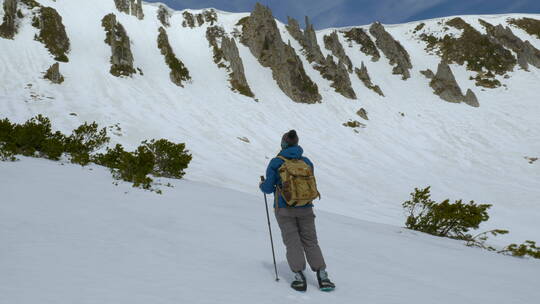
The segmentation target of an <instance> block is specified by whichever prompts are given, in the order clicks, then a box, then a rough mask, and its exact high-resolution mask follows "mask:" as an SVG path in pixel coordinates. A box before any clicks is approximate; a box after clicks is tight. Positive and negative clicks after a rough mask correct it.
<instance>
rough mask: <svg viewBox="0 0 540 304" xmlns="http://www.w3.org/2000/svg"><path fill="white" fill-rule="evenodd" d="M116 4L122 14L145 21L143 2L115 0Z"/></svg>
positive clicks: (138, 0)
mask: <svg viewBox="0 0 540 304" xmlns="http://www.w3.org/2000/svg"><path fill="white" fill-rule="evenodd" d="M114 4H115V5H116V8H117V9H118V10H119V11H121V12H122V13H126V14H128V15H132V16H135V17H137V18H138V19H139V20H142V19H144V12H143V9H142V1H141V0H114Z"/></svg>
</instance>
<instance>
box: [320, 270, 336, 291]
mask: <svg viewBox="0 0 540 304" xmlns="http://www.w3.org/2000/svg"><path fill="white" fill-rule="evenodd" d="M317 281H318V282H319V289H320V290H321V291H332V290H334V289H335V288H336V285H334V283H332V281H330V279H329V278H328V272H326V270H318V271H317Z"/></svg>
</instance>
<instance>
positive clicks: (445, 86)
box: [429, 62, 463, 103]
mask: <svg viewBox="0 0 540 304" xmlns="http://www.w3.org/2000/svg"><path fill="white" fill-rule="evenodd" d="M429 85H430V86H431V87H432V88H433V90H435V94H436V95H439V97H441V98H442V99H443V100H446V101H448V102H455V103H460V102H461V101H463V93H461V89H460V87H459V85H458V84H457V82H456V78H455V77H454V74H453V73H452V70H451V69H450V66H448V64H446V63H444V62H441V63H439V67H438V68H437V74H435V77H433V79H432V80H431V82H430V84H429Z"/></svg>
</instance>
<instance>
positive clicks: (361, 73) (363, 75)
mask: <svg viewBox="0 0 540 304" xmlns="http://www.w3.org/2000/svg"><path fill="white" fill-rule="evenodd" d="M354 71H355V73H356V75H357V76H358V78H359V79H360V80H361V81H362V82H363V83H364V85H365V86H366V88H368V89H370V90H373V91H374V92H375V93H377V94H379V95H381V96H383V97H384V94H383V92H382V90H381V88H380V87H379V86H378V85H374V84H373V83H372V82H371V77H369V73H368V70H367V68H366V66H365V65H364V62H362V66H361V67H360V69H359V68H355V69H354Z"/></svg>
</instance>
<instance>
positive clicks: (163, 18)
mask: <svg viewBox="0 0 540 304" xmlns="http://www.w3.org/2000/svg"><path fill="white" fill-rule="evenodd" d="M157 18H158V20H159V22H161V24H162V25H163V26H164V27H169V26H171V23H170V19H171V12H170V11H169V10H168V9H167V7H166V6H165V5H160V6H159V8H158V11H157Z"/></svg>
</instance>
